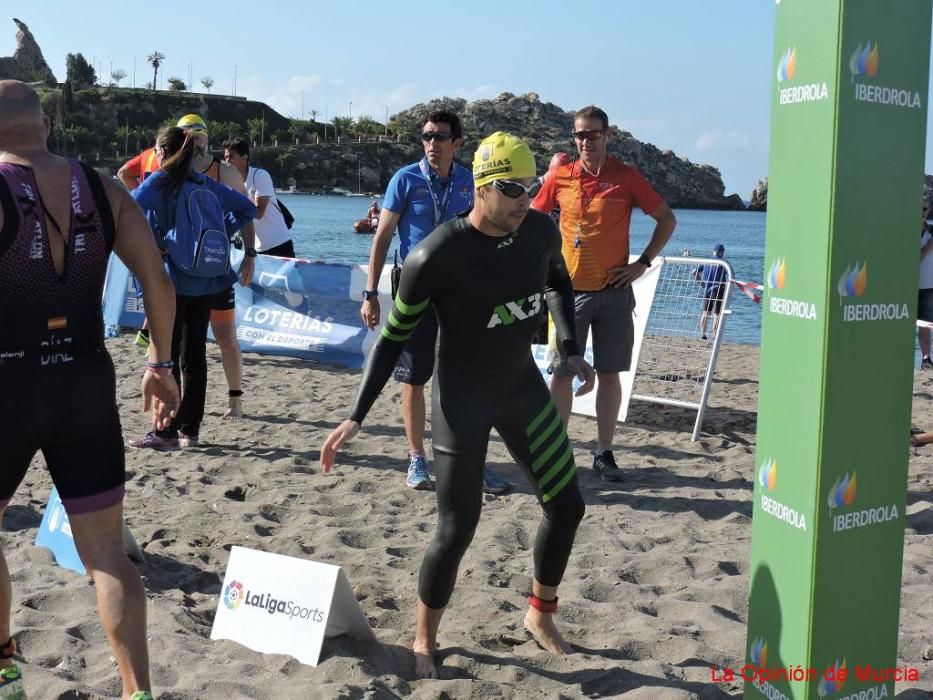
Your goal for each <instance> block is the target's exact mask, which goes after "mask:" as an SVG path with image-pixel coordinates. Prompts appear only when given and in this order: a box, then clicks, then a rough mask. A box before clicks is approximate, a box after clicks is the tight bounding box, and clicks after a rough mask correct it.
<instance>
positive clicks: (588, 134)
mask: <svg viewBox="0 0 933 700" xmlns="http://www.w3.org/2000/svg"><path fill="white" fill-rule="evenodd" d="M604 133H606V130H605V129H588V130H586V131H574V132H573V137H574V138H575V139H577V141H583V140H587V141H595V140H596V139H598V138H599V137H600V136H602V135H603V134H604Z"/></svg>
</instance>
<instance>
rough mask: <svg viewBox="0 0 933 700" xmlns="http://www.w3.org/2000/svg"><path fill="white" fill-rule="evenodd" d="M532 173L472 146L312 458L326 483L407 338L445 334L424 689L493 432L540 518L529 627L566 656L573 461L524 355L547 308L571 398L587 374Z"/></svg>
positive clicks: (501, 148) (422, 640) (575, 494)
mask: <svg viewBox="0 0 933 700" xmlns="http://www.w3.org/2000/svg"><path fill="white" fill-rule="evenodd" d="M434 124H435V125H437V122H434ZM535 173H536V169H535V160H534V156H533V155H532V153H531V150H530V149H529V148H528V146H527V145H526V144H525V143H524V142H523V141H521V140H520V139H518V138H516V137H514V136H512V135H511V134H505V133H502V132H496V133H494V134H492V135H491V136H489V137H488V138H486V139H484V140H483V142H482V143H480V145H479V148H478V149H477V151H476V157H475V158H474V160H473V177H474V178H475V182H476V190H475V195H474V207H473V208H472V209H471V210H470V212H469V214H467V215H466V216H461V217H457V218H455V219H454V220H453V221H450V222H448V223H446V224H444V225H442V226H440V227H439V228H438V229H437V230H435V231H434V232H433V233H432V234H431V235H430V236H428V238H427V239H426V240H424V241H423V242H422V243H421V244H420V245H418V247H417V248H415V250H414V252H413V253H412V254H411V255H410V256H409V257H408V260H407V261H406V263H405V265H404V267H403V269H402V278H401V281H400V283H399V288H398V292H397V294H396V297H395V304H394V307H393V308H392V311H391V313H390V314H389V318H388V321H387V323H386V325H385V327H384V328H383V330H382V333H381V335H380V336H379V339H378V340H377V341H376V344H375V345H374V346H373V349H372V353H371V355H370V358H369V361H368V362H367V364H366V369H365V370H364V372H363V378H362V380H361V382H360V389H359V391H358V392H357V397H356V401H355V402H354V405H353V407H352V408H351V410H350V412H349V418H348V419H347V420H345V421H343V422H342V423H341V424H340V425H339V426H338V427H337V429H336V430H334V431H333V432H332V433H331V434H330V435H329V436H328V438H327V440H326V441H325V442H324V444H323V445H322V447H321V467H322V470H323V471H324V472H325V473H326V472H328V471H330V469H331V468H332V467H333V466H334V461H335V458H336V454H337V451H338V450H339V449H340V447H341V445H342V444H343V443H344V442H346V441H347V440H350V439H352V438H353V436H354V435H356V434H357V433H358V431H359V429H360V423H361V422H362V421H363V420H364V419H365V417H366V415H367V413H368V412H369V409H370V408H371V407H372V405H373V402H374V401H375V400H376V398H377V397H378V395H379V394H380V392H381V391H382V389H383V387H384V386H385V384H386V382H387V381H388V379H389V375H390V374H391V373H392V370H393V367H394V366H395V363H396V361H397V359H398V357H399V355H400V354H401V353H402V351H403V348H404V346H405V342H406V339H407V338H408V336H409V335H411V334H412V333H414V332H416V329H417V327H418V324H419V321H422V320H423V318H424V316H425V315H426V314H427V309H428V308H433V309H434V312H435V314H436V318H437V320H438V323H439V324H440V328H441V332H440V345H439V350H438V361H437V365H438V369H437V377H436V379H435V383H434V388H433V391H432V394H433V396H432V399H433V410H432V430H433V441H434V446H435V451H434V462H435V474H436V478H437V528H436V530H435V532H434V539H433V540H432V542H431V544H430V546H429V547H428V549H427V552H425V555H424V560H423V561H422V564H421V571H420V574H419V577H418V613H417V621H416V627H415V639H414V643H413V645H412V650H413V651H414V654H415V673H416V675H417V676H418V677H419V678H437V677H438V669H437V662H436V659H435V653H436V651H437V633H438V628H439V627H440V622H441V618H442V617H443V615H444V610H445V608H446V607H447V604H448V603H449V601H450V597H451V594H452V593H453V589H454V585H455V584H456V579H457V570H458V567H459V565H460V561H461V559H462V558H463V555H464V554H465V553H466V550H467V548H468V547H469V545H470V542H471V540H472V539H473V533H474V531H475V529H476V526H477V524H478V523H479V519H480V515H481V512H482V509H483V508H482V505H483V503H482V488H483V469H484V466H485V462H486V449H487V445H488V442H489V435H490V431H491V430H492V429H493V428H495V429H496V432H498V433H499V436H500V437H501V438H502V440H503V441H504V442H505V445H506V447H507V448H508V450H509V452H510V454H511V455H512V456H513V458H514V459H515V461H516V462H517V463H518V464H519V465H520V466H521V467H522V470H523V471H524V473H525V475H526V478H527V479H528V481H529V484H530V485H531V487H532V489H534V492H535V494H536V495H537V497H538V502H539V504H540V505H541V509H542V512H543V517H542V519H541V522H540V525H539V526H538V530H537V536H536V540H535V544H534V579H533V581H532V582H531V597H530V598H529V599H528V603H529V607H528V610H527V612H526V613H525V618H524V626H525V629H526V630H528V631H529V632H530V633H531V634H532V635H533V636H534V638H535V640H537V642H538V643H539V644H540V645H541V646H542V647H543V648H544V649H545V650H547V651H548V652H550V653H552V654H569V653H572V652H573V648H572V647H571V646H570V645H569V644H568V643H567V642H566V641H565V640H564V638H563V637H562V636H561V634H560V632H559V631H558V630H557V627H556V626H555V624H554V618H553V614H554V612H555V611H556V610H557V588H558V586H559V585H560V583H561V580H562V578H563V575H564V571H565V569H566V566H567V562H568V559H569V557H570V552H571V549H572V547H573V542H574V537H575V534H576V530H577V525H578V524H579V522H580V520H581V519H582V518H583V512H584V504H583V498H582V496H581V495H580V488H579V483H578V480H577V475H576V469H575V467H574V461H573V450H572V449H571V446H570V442H569V440H568V439H567V434H566V432H565V430H564V429H563V426H562V425H561V421H560V416H559V414H558V413H557V409H556V407H555V406H554V402H553V401H552V400H551V398H550V396H549V394H548V390H547V387H546V386H545V383H544V380H543V379H542V377H541V373H540V372H539V371H538V368H537V367H536V365H535V363H534V359H533V358H532V355H531V339H532V336H533V335H534V333H535V328H536V322H537V320H538V319H539V318H540V315H541V313H543V310H544V303H545V300H546V303H547V307H548V309H549V310H550V312H551V316H552V317H553V318H554V326H555V328H556V329H557V339H558V345H557V346H558V349H559V353H560V355H561V357H562V358H563V359H564V360H565V361H566V363H567V366H568V368H569V369H570V370H571V371H572V372H573V373H574V376H576V377H577V378H578V379H580V380H581V382H582V384H583V385H582V386H581V388H580V389H579V390H578V394H583V393H586V392H587V391H589V390H590V389H592V388H593V383H594V381H595V373H594V372H593V368H592V367H590V366H589V365H588V364H587V363H586V361H584V359H583V357H581V353H580V346H579V344H578V343H577V338H576V329H575V324H574V320H573V314H574V311H573V287H572V285H571V283H570V277H569V275H568V274H567V267H566V265H565V264H564V259H563V257H562V256H561V253H560V234H559V233H558V231H557V228H556V227H555V225H554V222H553V221H551V219H550V217H548V216H546V215H544V214H542V213H540V212H536V211H530V210H529V203H530V199H531V196H532V195H533V194H534V193H535V191H536V190H537V189H538V188H539V187H540V183H539V182H538V181H537V178H535Z"/></svg>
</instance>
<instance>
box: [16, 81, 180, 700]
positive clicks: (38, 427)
mask: <svg viewBox="0 0 933 700" xmlns="http://www.w3.org/2000/svg"><path fill="white" fill-rule="evenodd" d="M48 134H49V121H48V119H47V118H45V117H44V116H43V114H42V110H41V108H40V106H39V98H38V96H37V95H36V93H35V92H34V91H33V90H32V89H31V88H30V87H28V86H26V85H25V84H23V83H21V82H18V81H15V80H3V81H0V386H2V387H3V396H4V397H5V398H6V400H5V401H2V402H0V445H3V456H2V458H0V462H2V469H0V518H2V516H3V511H4V509H5V508H6V507H7V505H8V504H9V502H10V499H11V498H12V497H13V494H14V493H15V491H16V489H17V487H18V486H19V484H20V482H21V481H22V480H23V477H24V476H25V474H26V470H27V469H28V468H29V463H30V461H31V460H32V458H33V455H35V453H36V452H37V451H38V450H42V454H43V456H44V457H45V461H46V464H47V466H48V470H49V472H50V473H51V476H52V481H53V482H54V483H55V486H56V488H57V489H58V492H59V494H60V495H61V498H62V502H63V503H64V506H65V510H66V511H67V513H68V518H69V520H70V523H71V530H72V533H73V535H74V542H75V545H76V547H77V549H78V554H80V556H81V561H82V562H83V563H84V566H85V567H86V568H87V572H88V574H89V575H90V576H91V578H92V579H93V580H94V584H95V589H96V591H97V602H98V610H99V612H100V617H101V622H102V623H103V626H104V629H105V631H106V632H107V637H108V638H109V640H110V645H111V648H112V653H113V657H114V659H115V660H116V664H117V669H118V671H119V673H120V677H121V679H122V682H123V697H124V698H127V697H131V698H134V699H137V700H141V699H143V698H148V699H149V700H151V697H152V696H151V695H150V694H149V690H150V686H149V659H148V651H147V648H146V593H145V590H144V589H143V584H142V581H141V580H140V578H139V574H138V573H137V572H136V569H135V568H134V567H133V565H132V564H131V563H130V561H129V559H128V558H127V556H126V553H125V551H124V547H123V528H122V525H123V491H124V487H123V484H124V480H125V478H126V473H125V471H124V452H123V435H122V431H121V428H120V417H119V414H118V412H117V402H116V377H115V373H114V366H113V362H112V361H111V359H110V355H109V354H108V353H107V350H106V349H105V347H104V337H103V329H104V321H103V315H102V311H101V298H102V294H103V288H104V277H105V275H106V271H107V261H108V258H109V256H110V252H111V250H112V251H114V252H116V254H117V255H119V256H120V258H121V259H122V260H123V261H124V262H125V263H126V265H127V267H129V269H130V270H131V271H132V273H133V274H134V275H136V278H137V279H138V280H139V281H140V283H141V284H142V287H143V291H144V295H145V299H146V311H147V312H148V314H149V325H150V329H151V344H150V345H149V361H148V363H146V365H145V367H144V369H143V380H142V394H143V404H144V410H149V407H150V406H151V407H152V410H153V421H154V422H155V424H156V425H158V426H160V427H161V426H167V425H168V424H169V422H170V420H171V418H172V416H173V415H174V413H175V410H176V408H177V407H178V387H177V385H176V384H175V381H174V379H173V378H172V375H171V369H172V363H171V340H172V323H173V319H174V315H175V292H174V290H173V289H172V284H171V282H170V281H169V279H168V276H167V275H166V274H165V272H164V271H163V269H162V264H161V257H160V255H159V251H158V249H157V248H156V245H155V242H154V241H153V239H152V233H151V232H150V230H149V224H148V223H147V221H146V219H145V218H144V217H143V213H142V211H141V210H140V208H139V207H138V206H137V205H136V203H135V202H134V201H133V200H132V198H131V197H130V196H129V194H127V192H126V191H125V190H124V189H123V188H122V187H120V186H119V185H117V184H116V183H114V182H113V181H112V180H110V179H109V178H103V179H102V178H101V177H99V176H98V175H97V173H96V172H94V171H93V170H92V169H91V168H89V167H87V166H85V165H83V164H81V163H79V162H78V161H75V160H66V159H65V158H59V157H58V156H54V155H52V154H51V153H49V152H48V151H47V150H46V139H47V138H48ZM11 596H12V594H11V589H10V574H9V571H8V569H7V565H6V561H5V559H4V558H3V555H2V552H0V690H2V691H3V692H4V693H6V692H12V691H11V689H10V688H9V687H8V686H10V685H12V684H13V683H16V682H19V679H18V678H12V677H13V676H18V670H17V669H15V668H14V667H13V666H12V659H11V657H12V656H13V653H14V652H15V650H16V645H15V644H14V643H13V640H12V639H11V637H10V606H11ZM4 697H8V696H7V695H4ZM9 697H14V695H12V694H11V695H9Z"/></svg>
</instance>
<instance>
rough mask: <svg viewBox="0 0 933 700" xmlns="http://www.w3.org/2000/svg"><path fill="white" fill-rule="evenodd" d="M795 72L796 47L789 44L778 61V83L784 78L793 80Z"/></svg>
mask: <svg viewBox="0 0 933 700" xmlns="http://www.w3.org/2000/svg"><path fill="white" fill-rule="evenodd" d="M796 74H797V47H796V46H791V47H790V48H789V49H787V51H785V52H784V55H783V56H781V60H780V62H779V63H778V69H777V79H778V82H779V83H783V82H784V81H785V80H793V79H794V76H795V75H796Z"/></svg>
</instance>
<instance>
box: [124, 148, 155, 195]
mask: <svg viewBox="0 0 933 700" xmlns="http://www.w3.org/2000/svg"><path fill="white" fill-rule="evenodd" d="M158 169H159V159H158V158H157V157H156V148H155V146H153V147H152V148H147V149H146V150H145V151H143V152H142V153H140V154H139V155H138V156H136V157H135V158H130V160H128V161H126V162H125V163H124V164H123V165H122V166H120V169H119V170H118V171H117V177H118V178H119V179H120V182H122V183H123V186H124V187H126V189H127V190H129V191H130V192H132V191H133V190H135V189H136V188H137V187H139V185H140V184H141V183H142V181H143V180H145V179H146V178H147V177H148V176H149V175H152V173H154V172H155V171H156V170H158Z"/></svg>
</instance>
